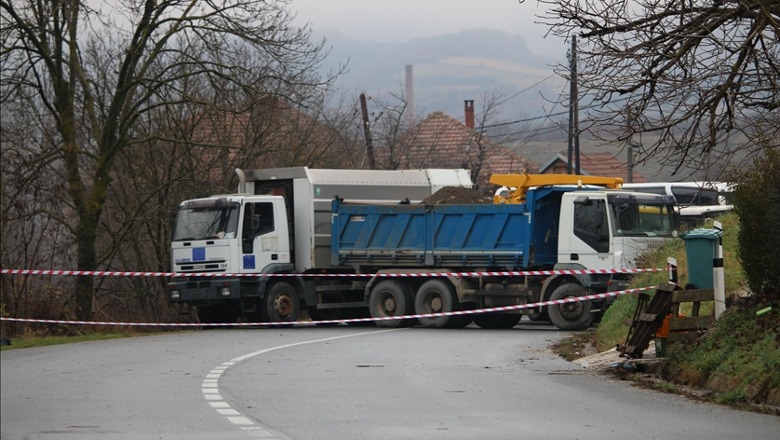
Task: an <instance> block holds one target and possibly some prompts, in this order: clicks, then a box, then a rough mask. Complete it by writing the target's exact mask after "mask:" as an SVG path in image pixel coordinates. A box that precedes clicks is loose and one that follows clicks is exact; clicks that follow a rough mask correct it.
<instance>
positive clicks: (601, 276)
mask: <svg viewBox="0 0 780 440" xmlns="http://www.w3.org/2000/svg"><path fill="white" fill-rule="evenodd" d="M462 171H464V170H417V171H416V173H420V174H414V173H415V172H412V171H407V172H406V173H407V174H406V175H404V174H403V173H404V172H402V171H390V172H388V171H367V170H362V171H356V170H310V169H307V168H295V169H276V170H257V171H253V172H249V173H247V174H248V175H249V177H246V176H245V177H244V178H242V183H241V186H242V188H241V189H240V193H239V194H235V195H230V196H214V197H211V198H206V199H197V200H191V201H186V202H183V203H182V204H181V209H180V213H179V215H178V217H177V223H176V226H175V228H174V237H173V243H172V259H173V270H174V272H178V273H182V275H190V274H191V276H187V277H182V278H178V277H177V278H174V279H173V281H172V282H171V283H170V284H169V289H168V300H169V301H171V302H174V303H179V304H181V305H182V311H183V312H185V313H186V312H188V308H189V307H193V306H194V307H195V308H196V310H197V314H198V317H199V319H200V320H201V321H202V322H234V321H235V320H237V319H247V320H250V321H264V322H267V321H275V322H294V321H297V320H298V319H299V318H300V316H301V312H302V311H303V310H306V311H308V314H309V315H310V317H311V319H313V320H323V319H338V318H359V317H368V316H370V317H373V318H382V319H380V320H377V321H376V322H377V325H380V326H385V327H394V326H404V325H422V326H426V327H437V328H445V327H446V328H453V327H463V326H466V325H468V324H470V323H471V322H472V321H473V322H474V323H476V324H477V325H478V326H480V327H483V328H510V327H512V326H514V325H515V324H516V323H517V322H518V321H519V320H520V318H521V316H522V314H531V316H532V317H533V318H536V319H540V318H549V320H551V321H552V323H553V324H554V325H555V326H556V327H558V328H560V329H564V330H578V329H584V328H587V327H589V326H590V325H591V324H592V323H593V321H594V319H596V317H597V316H598V315H599V314H600V313H601V312H603V311H604V309H605V308H606V306H607V303H606V301H580V302H571V303H566V304H561V305H556V306H550V307H548V308H541V309H522V310H515V311H512V312H507V313H476V314H469V313H466V314H452V315H440V316H430V317H417V318H414V319H393V320H389V319H385V318H387V317H400V316H408V315H425V314H436V313H442V312H455V311H468V310H475V309H482V308H491V307H498V306H511V305H518V304H529V303H536V302H540V301H545V300H558V299H564V298H568V297H572V296H582V295H585V294H591V293H602V292H606V291H608V290H618V289H620V288H623V287H624V286H625V281H626V277H627V276H626V274H622V273H616V272H619V271H621V270H628V269H632V268H635V267H636V259H637V258H638V257H639V256H640V254H641V253H642V252H644V251H645V250H646V249H648V248H649V247H652V246H657V245H659V244H660V243H662V242H663V241H666V240H668V239H670V238H671V237H672V236H673V235H674V234H675V230H676V229H675V228H676V217H675V213H674V206H673V200H672V198H671V197H668V196H662V195H656V194H643V193H636V192H627V191H622V190H620V189H612V188H608V187H603V186H597V185H594V184H593V183H599V182H598V181H597V180H593V179H592V178H588V177H586V176H577V177H579V179H577V180H576V183H571V182H573V180H572V178H571V176H568V180H567V179H566V178H561V177H558V178H554V179H552V180H551V178H550V177H549V176H546V177H538V178H535V177H534V176H528V175H524V176H519V177H522V178H521V179H520V180H518V179H515V178H514V177H513V176H496V179H494V180H492V181H494V182H496V183H498V185H504V186H505V187H502V188H500V190H499V193H498V195H497V196H496V199H495V202H496V203H493V204H490V203H484V204H449V205H445V204H438V205H437V204H424V203H420V201H422V200H424V199H425V198H426V197H427V196H426V193H427V194H428V195H430V194H433V193H435V192H436V191H437V190H438V189H441V187H442V185H444V186H455V187H457V186H461V187H468V186H470V185H471V183H470V181H469V180H468V179H467V178H463V173H462ZM384 173H391V174H384ZM392 173H401V174H392ZM244 174H245V173H241V175H242V176H243V175H244ZM420 176H423V177H422V178H420ZM410 180H416V181H417V183H415V184H410ZM612 181H614V182H617V183H618V185H607V186H612V187H616V186H617V187H619V181H620V179H613V180H612ZM561 182H563V183H564V184H560V183H561ZM513 183H517V186H507V184H509V185H512V184H513ZM502 194H503V195H502ZM325 203H327V205H328V208H325ZM551 269H556V270H558V271H560V273H556V274H555V275H541V274H540V275H534V274H529V275H522V276H519V275H515V276H505V275H501V274H498V272H500V271H532V270H551ZM584 270H594V271H599V272H601V273H584V272H583V271H584ZM204 272H216V273H217V274H218V273H220V272H222V273H225V276H209V274H208V273H204ZM248 274H253V275H254V276H246V275H248Z"/></svg>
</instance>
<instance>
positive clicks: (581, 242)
mask: <svg viewBox="0 0 780 440" xmlns="http://www.w3.org/2000/svg"><path fill="white" fill-rule="evenodd" d="M564 200H569V201H572V205H571V208H572V209H571V210H563V209H562V210H561V214H562V215H566V214H565V213H566V212H569V213H570V216H571V217H570V222H569V221H563V220H564V219H561V220H562V221H561V226H562V227H567V226H566V225H567V224H568V227H567V231H560V234H561V238H562V239H563V240H562V241H568V246H562V247H560V248H559V257H560V258H559V262H569V263H574V264H579V265H582V266H583V267H585V268H587V269H607V268H611V267H612V261H611V253H610V233H609V230H610V229H609V220H608V215H607V202H606V200H604V199H600V198H594V197H588V196H580V197H576V198H573V199H572V198H565V199H564ZM565 236H568V240H566V239H565V238H563V237H565ZM561 244H563V243H561Z"/></svg>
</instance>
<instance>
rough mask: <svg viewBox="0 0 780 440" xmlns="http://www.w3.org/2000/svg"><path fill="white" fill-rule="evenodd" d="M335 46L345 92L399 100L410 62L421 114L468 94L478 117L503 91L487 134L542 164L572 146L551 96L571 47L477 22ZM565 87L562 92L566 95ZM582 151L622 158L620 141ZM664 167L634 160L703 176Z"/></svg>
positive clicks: (652, 173) (459, 106) (454, 104)
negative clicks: (555, 48)
mask: <svg viewBox="0 0 780 440" xmlns="http://www.w3.org/2000/svg"><path fill="white" fill-rule="evenodd" d="M327 35H328V38H327V44H328V45H329V46H330V47H331V53H330V56H329V57H328V59H327V60H326V63H325V65H324V66H323V73H325V72H328V71H333V70H335V69H336V68H337V67H338V65H339V63H342V64H343V63H347V66H348V69H349V72H348V73H347V74H345V75H344V76H343V77H341V78H340V79H339V81H338V84H337V85H338V87H339V88H340V90H341V91H342V92H343V93H345V96H346V97H348V98H352V97H356V96H357V95H358V94H359V93H366V94H367V95H368V96H369V97H372V98H375V99H379V100H384V101H385V102H386V103H390V104H392V103H395V99H394V98H392V95H395V96H403V94H404V86H405V84H404V81H405V67H406V65H412V66H413V76H414V106H415V109H416V116H417V117H418V118H419V119H422V118H424V117H425V116H427V115H428V114H430V113H432V112H434V111H442V112H444V113H446V114H448V115H450V116H452V117H454V118H456V119H458V120H461V121H463V116H464V113H463V101H464V100H466V99H469V100H474V101H475V112H476V116H477V120H478V121H480V115H481V113H482V112H483V111H484V103H483V102H482V101H481V99H482V97H483V95H484V94H490V93H493V92H496V93H500V94H501V95H502V97H503V98H504V99H505V100H506V102H504V103H503V104H501V106H500V107H499V108H498V112H495V109H494V111H493V115H492V117H491V118H490V119H488V120H487V121H486V123H487V124H488V125H490V124H495V125H494V126H492V127H490V128H489V130H488V132H487V134H488V136H489V137H490V138H491V139H492V140H494V141H496V142H498V143H501V144H503V145H506V146H507V147H509V148H512V149H514V150H515V151H517V152H518V153H519V154H521V155H523V156H524V157H526V158H528V159H529V160H531V161H533V162H535V163H537V164H538V165H540V166H541V165H544V164H545V163H547V162H548V161H549V160H551V159H552V158H553V157H554V156H555V154H556V153H558V152H565V151H566V149H567V134H566V131H565V130H564V129H563V128H565V127H566V126H567V123H566V121H567V115H566V114H567V112H568V110H567V107H564V106H561V105H556V104H554V103H553V101H556V100H559V99H561V98H562V97H563V100H564V101H565V100H566V99H567V98H566V95H565V93H566V92H567V91H568V86H567V84H566V81H565V80H564V79H562V78H560V77H558V76H557V75H555V74H554V72H553V66H555V65H556V63H558V62H560V60H562V59H564V58H565V57H566V50H567V47H561V51H560V53H557V54H544V55H540V54H536V53H534V52H533V51H532V50H531V49H530V48H529V47H528V44H527V43H526V41H525V39H524V38H523V37H522V35H519V34H510V33H507V32H502V31H495V30H485V29H474V30H467V31H462V32H459V33H456V34H447V35H440V36H435V37H426V38H414V39H410V40H409V41H407V42H403V43H378V42H372V41H359V40H355V39H352V38H347V37H344V36H343V35H340V34H339V33H338V32H332V31H330V32H327ZM561 94H563V95H561ZM581 149H582V151H584V152H586V153H587V152H591V153H599V152H601V153H603V152H610V153H612V154H614V155H616V156H617V157H618V158H625V157H626V152H625V151H622V150H621V149H620V148H618V147H610V146H605V145H603V144H599V143H595V142H589V141H587V140H586V139H582V140H581ZM673 168H674V165H673V164H672V165H668V166H667V167H661V165H660V164H659V163H658V159H655V160H647V161H643V162H641V163H638V164H637V165H636V171H637V172H639V173H641V174H642V175H643V176H644V177H646V178H647V179H649V180H651V181H663V180H684V179H688V178H694V177H697V178H703V173H702V172H693V171H692V170H686V169H683V170H680V171H679V172H678V174H677V175H672V174H671V173H672V171H673Z"/></svg>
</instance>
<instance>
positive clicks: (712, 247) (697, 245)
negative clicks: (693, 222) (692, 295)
mask: <svg viewBox="0 0 780 440" xmlns="http://www.w3.org/2000/svg"><path fill="white" fill-rule="evenodd" d="M722 235H723V231H720V230H717V229H704V228H699V229H694V230H692V231H689V232H686V233H685V234H683V235H682V238H683V240H685V254H686V261H687V262H688V284H686V285H685V288H686V289H712V288H713V287H714V286H715V283H714V281H713V276H712V266H713V265H712V260H713V259H714V258H715V256H716V255H717V254H718V246H719V244H720V237H721V236H722Z"/></svg>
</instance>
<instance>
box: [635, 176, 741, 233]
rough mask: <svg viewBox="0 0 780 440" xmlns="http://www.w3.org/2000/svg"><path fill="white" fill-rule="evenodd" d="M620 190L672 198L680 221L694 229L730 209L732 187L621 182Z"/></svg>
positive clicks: (718, 184)
mask: <svg viewBox="0 0 780 440" xmlns="http://www.w3.org/2000/svg"><path fill="white" fill-rule="evenodd" d="M623 189H625V190H629V191H640V192H644V193H653V194H662V195H669V196H672V197H674V200H675V206H676V209H677V212H678V214H679V215H680V222H681V223H682V224H683V225H687V226H695V225H696V224H698V223H700V222H701V221H702V220H704V219H706V218H712V217H716V216H718V215H720V214H723V213H726V212H729V211H731V209H732V208H733V207H732V205H731V204H730V201H729V198H730V194H731V192H732V191H733V186H732V185H731V184H729V183H725V182H709V181H694V182H646V183H624V184H623Z"/></svg>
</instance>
